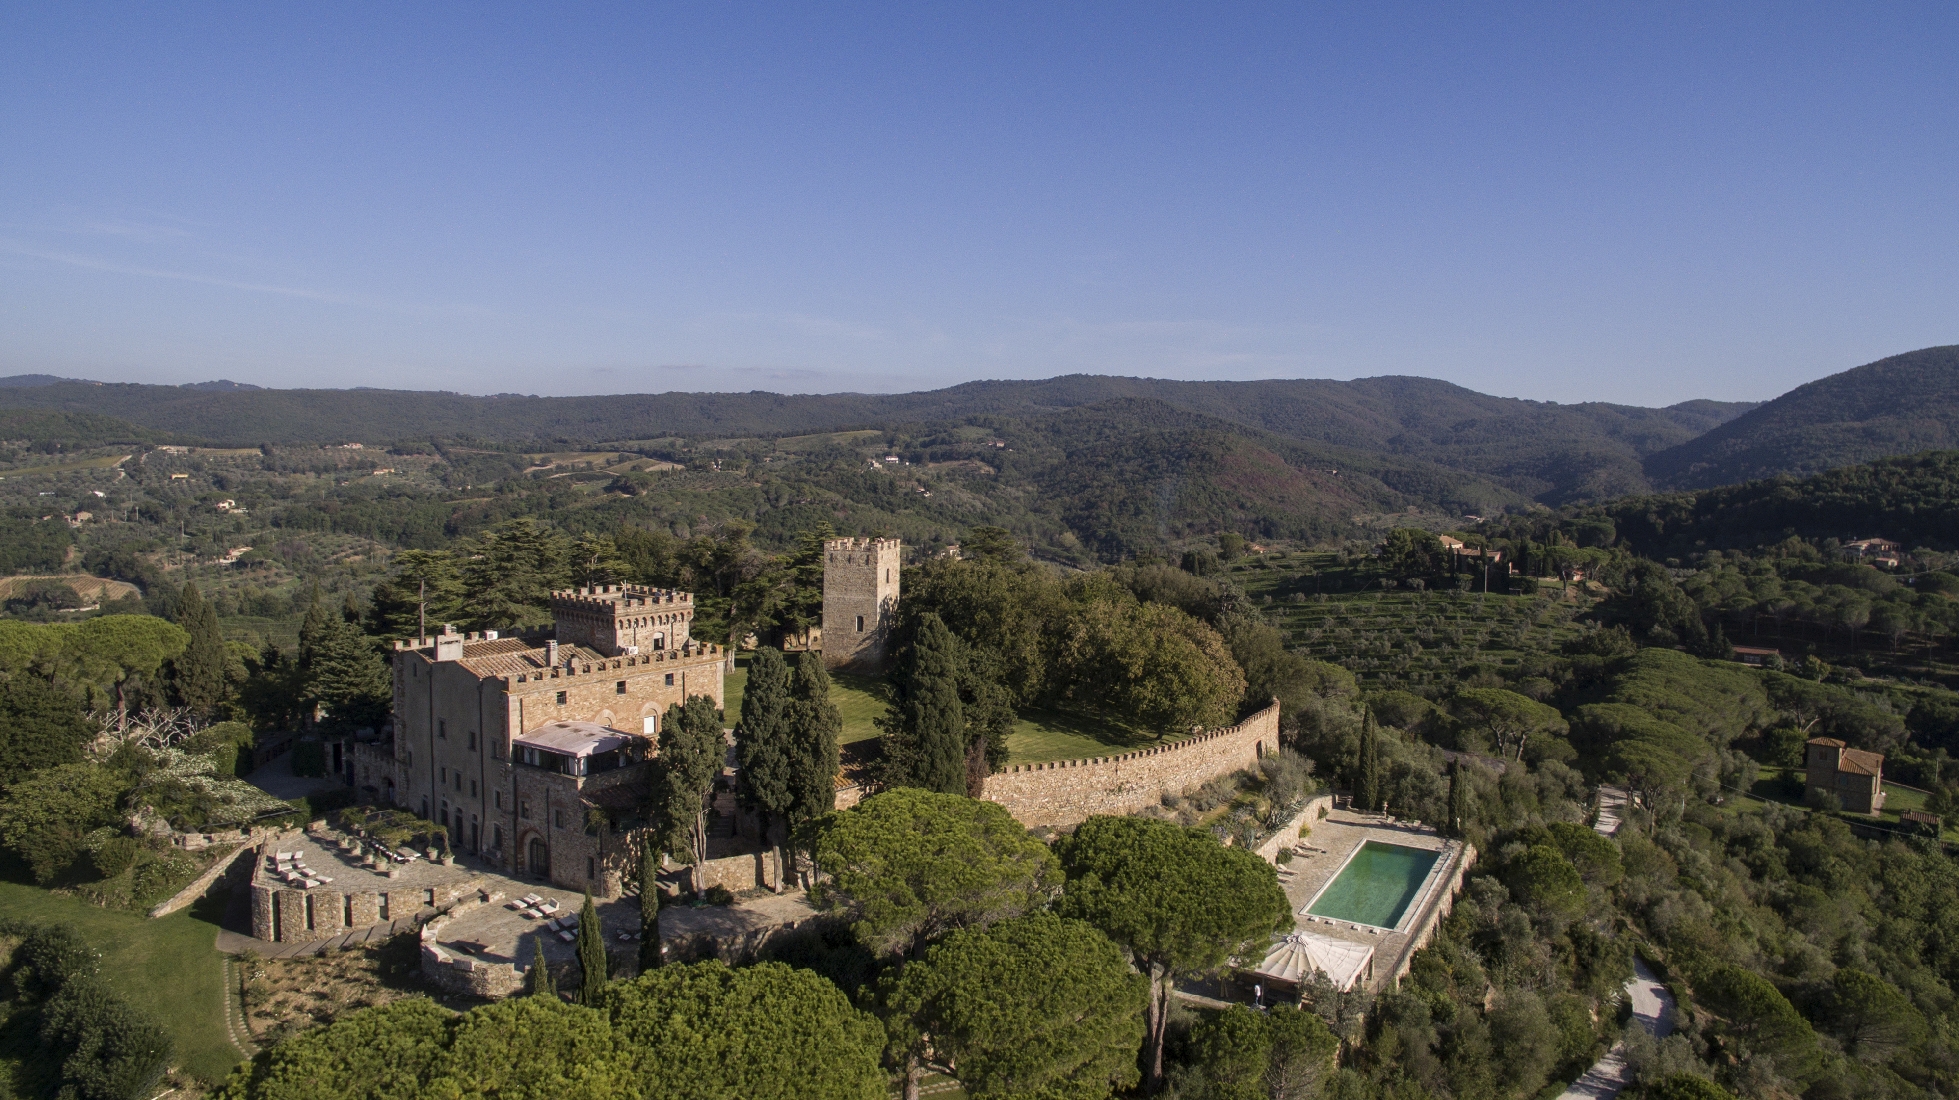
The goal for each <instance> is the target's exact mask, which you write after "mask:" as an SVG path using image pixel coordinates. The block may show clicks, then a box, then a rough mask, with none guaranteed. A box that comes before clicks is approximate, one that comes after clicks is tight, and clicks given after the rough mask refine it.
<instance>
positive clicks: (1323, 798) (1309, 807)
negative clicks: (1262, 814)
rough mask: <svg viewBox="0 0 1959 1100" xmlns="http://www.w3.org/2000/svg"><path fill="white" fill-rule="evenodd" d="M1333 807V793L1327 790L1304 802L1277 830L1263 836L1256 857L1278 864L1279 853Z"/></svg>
mask: <svg viewBox="0 0 1959 1100" xmlns="http://www.w3.org/2000/svg"><path fill="white" fill-rule="evenodd" d="M1332 809H1333V794H1332V793H1331V792H1328V793H1326V794H1322V795H1316V796H1314V798H1313V799H1312V800H1311V801H1309V802H1307V803H1306V806H1305V808H1304V809H1302V810H1300V811H1299V812H1298V813H1296V814H1294V815H1293V817H1292V820H1291V821H1288V822H1286V823H1285V824H1284V825H1281V826H1279V831H1278V832H1275V833H1273V834H1272V835H1271V836H1269V837H1266V838H1265V843H1263V844H1260V845H1259V846H1258V857H1259V858H1260V859H1262V860H1264V861H1265V862H1267V863H1270V864H1272V865H1273V866H1275V867H1276V866H1278V864H1279V853H1280V852H1282V851H1285V850H1286V849H1287V848H1290V847H1292V846H1293V845H1294V844H1297V843H1299V838H1300V837H1301V836H1302V835H1304V834H1305V833H1310V832H1312V829H1313V822H1315V821H1318V820H1319V819H1320V818H1322V817H1325V816H1326V815H1327V813H1328V812H1329V811H1330V810H1332Z"/></svg>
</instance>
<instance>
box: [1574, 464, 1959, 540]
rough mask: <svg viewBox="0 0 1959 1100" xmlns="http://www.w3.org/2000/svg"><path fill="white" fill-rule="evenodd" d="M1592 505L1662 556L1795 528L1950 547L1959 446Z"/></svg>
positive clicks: (1958, 512) (1958, 522)
mask: <svg viewBox="0 0 1959 1100" xmlns="http://www.w3.org/2000/svg"><path fill="white" fill-rule="evenodd" d="M1583 514H1585V515H1593V516H1602V517H1604V518H1606V519H1609V520H1610V521H1611V522H1612V525H1613V528H1614V530H1615V532H1616V534H1617V536H1618V538H1619V539H1620V540H1621V541H1623V542H1624V543H1625V544H1626V545H1628V546H1630V547H1631V548H1632V549H1634V550H1635V551H1637V552H1639V553H1641V554H1645V555H1647V556H1649V557H1654V558H1664V557H1684V556H1686V555H1687V554H1690V553H1693V552H1695V551H1698V550H1706V549H1714V550H1750V549H1754V548H1757V547H1762V546H1770V545H1773V544H1775V543H1778V542H1781V541H1782V540H1784V539H1786V538H1788V537H1789V536H1791V535H1796V536H1799V537H1801V538H1804V539H1810V540H1813V541H1816V542H1822V541H1824V540H1826V539H1838V540H1841V541H1846V542H1847V541H1849V540H1851V539H1857V538H1873V537H1878V538H1888V539H1892V540H1895V541H1897V542H1901V543H1903V544H1904V545H1905V546H1906V547H1907V548H1910V547H1916V546H1924V547H1930V548H1932V549H1935V550H1946V551H1950V550H1954V549H1959V451H1928V452H1924V453H1921V454H1914V455H1899V456H1897V457H1895V458H1886V459H1881V460H1879V461H1877V462H1871V463H1866V464H1863V465H1859V466H1846V467H1843V468H1841V469H1836V470H1831V471H1829V472H1827V473H1822V474H1817V475H1816V476H1814V477H1808V478H1803V479H1801V480H1797V479H1795V478H1787V477H1784V478H1775V479H1773V480H1766V481H1751V482H1747V483H1746V484H1742V485H1727V486H1722V487H1720V488H1715V489H1706V490H1703V491H1701V492H1697V493H1678V494H1672V495H1667V496H1648V497H1630V498H1627V499H1624V500H1616V501H1612V502H1610V503H1608V504H1604V505H1600V506H1598V507H1596V508H1589V509H1586V510H1585V511H1584V513H1583Z"/></svg>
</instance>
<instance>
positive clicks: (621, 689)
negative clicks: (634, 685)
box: [612, 680, 626, 695]
mask: <svg viewBox="0 0 1959 1100" xmlns="http://www.w3.org/2000/svg"><path fill="white" fill-rule="evenodd" d="M612 690H613V691H615V692H617V693H619V694H620V695H624V694H626V681H624V680H621V681H619V682H618V683H616V684H614V685H612Z"/></svg>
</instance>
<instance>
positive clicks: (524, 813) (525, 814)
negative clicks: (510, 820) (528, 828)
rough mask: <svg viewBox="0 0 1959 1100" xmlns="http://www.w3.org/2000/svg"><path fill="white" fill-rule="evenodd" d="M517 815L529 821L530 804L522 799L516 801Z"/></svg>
mask: <svg viewBox="0 0 1959 1100" xmlns="http://www.w3.org/2000/svg"><path fill="white" fill-rule="evenodd" d="M517 816H518V817H521V818H523V819H524V820H525V821H529V820H530V819H531V804H530V803H528V802H522V801H520V802H518V803H517Z"/></svg>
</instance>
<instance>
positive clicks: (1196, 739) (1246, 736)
mask: <svg viewBox="0 0 1959 1100" xmlns="http://www.w3.org/2000/svg"><path fill="white" fill-rule="evenodd" d="M1278 751H1279V704H1278V702H1277V701H1276V700H1274V701H1273V703H1272V705H1271V706H1269V707H1266V708H1265V709H1264V710H1262V711H1259V712H1258V713H1257V714H1254V715H1252V716H1251V717H1250V718H1247V719H1245V720H1244V721H1243V722H1240V723H1238V724H1237V725H1235V726H1226V727H1224V728H1222V729H1215V730H1211V731H1209V732H1206V733H1200V734H1197V735H1196V736H1193V737H1188V738H1185V739H1184V740H1182V741H1177V742H1174V743H1171V744H1168V745H1163V746H1160V747H1156V748H1148V749H1138V750H1136V751H1135V752H1127V753H1123V754H1122V755H1120V756H1092V757H1089V758H1087V759H1084V760H1056V761H1052V762H1049V763H1046V764H1016V765H1014V766H1012V767H1009V768H1008V769H1007V770H1006V771H1003V772H997V773H995V774H993V775H990V776H988V777H987V779H986V788H985V790H984V792H983V793H982V794H981V795H980V797H982V798H984V799H986V800H987V801H989V802H998V803H999V804H1001V805H1002V806H1005V807H1006V808H1007V811H1008V812H1009V813H1011V814H1013V815H1014V818H1015V819H1016V820H1018V821H1019V822H1020V823H1021V824H1023V825H1026V826H1029V827H1032V826H1036V825H1054V826H1066V825H1076V824H1079V823H1081V822H1082V821H1084V820H1086V819H1087V818H1089V817H1090V816H1092V815H1095V814H1133V813H1136V812H1137V811H1139V810H1141V809H1143V808H1144V807H1146V806H1152V805H1156V804H1157V803H1159V802H1160V801H1162V798H1163V794H1164V792H1166V791H1168V792H1170V793H1171V794H1182V793H1184V792H1185V791H1189V790H1193V789H1195V788H1197V787H1201V786H1203V785H1204V784H1205V783H1208V782H1210V781H1211V780H1212V779H1215V778H1217V777H1218V776H1221V775H1229V774H1231V773H1232V772H1235V771H1238V770H1239V769H1241V768H1249V767H1252V766H1254V765H1256V764H1257V763H1258V760H1259V757H1261V756H1265V755H1269V754H1271V753H1276V752H1278Z"/></svg>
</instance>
